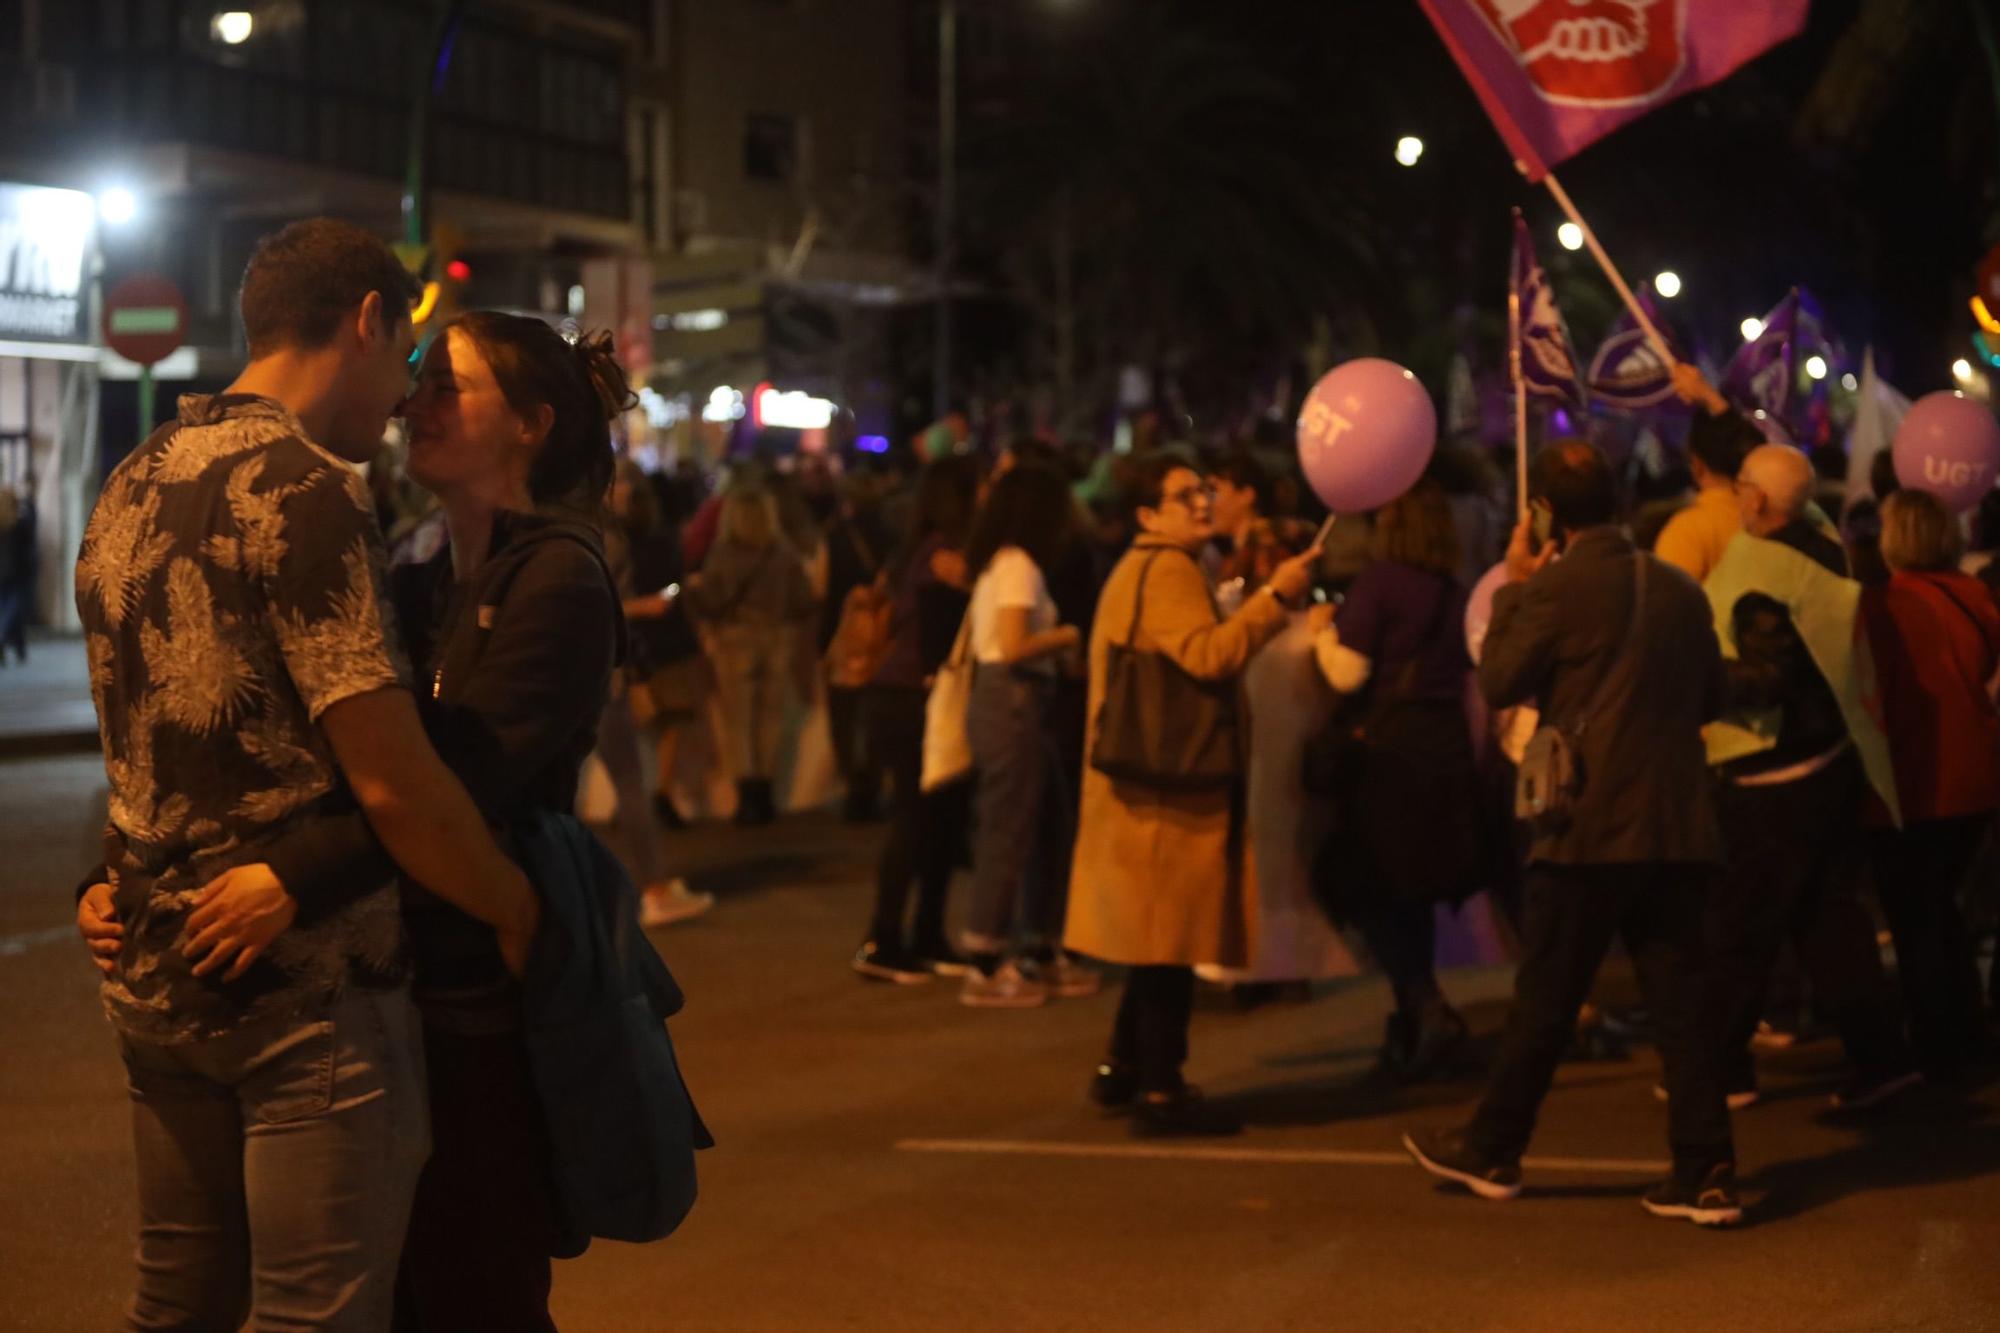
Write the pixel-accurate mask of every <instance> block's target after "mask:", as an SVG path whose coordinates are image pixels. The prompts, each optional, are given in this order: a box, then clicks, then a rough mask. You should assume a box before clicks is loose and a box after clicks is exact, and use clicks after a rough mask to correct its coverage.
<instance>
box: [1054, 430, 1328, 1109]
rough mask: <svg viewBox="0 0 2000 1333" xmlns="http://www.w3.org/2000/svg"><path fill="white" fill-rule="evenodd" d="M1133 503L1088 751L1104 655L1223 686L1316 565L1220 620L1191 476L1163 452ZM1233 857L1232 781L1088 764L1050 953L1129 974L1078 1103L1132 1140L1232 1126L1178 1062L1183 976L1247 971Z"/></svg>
mask: <svg viewBox="0 0 2000 1333" xmlns="http://www.w3.org/2000/svg"><path fill="white" fill-rule="evenodd" d="M1136 498H1137V500H1138V515H1137V517H1138V522H1139V537H1138V539H1137V540H1136V541H1135V542H1133V544H1132V549H1131V550H1130V551H1128V552H1127V553H1126V554H1125V556H1124V558H1123V559H1122V560H1120V561H1119V562H1118V566H1117V568H1115V569H1114V570H1112V572H1111V578H1110V580H1109V581H1108V582H1107V583H1106V584H1105V586H1104V595H1103V597H1102V598H1101V599H1100V600H1099V602H1098V604H1097V620H1096V623H1095V626H1094V628H1093V629H1092V632H1091V638H1090V668H1089V670H1090V717H1091V739H1090V742H1089V744H1090V753H1092V754H1096V753H1097V746H1098V740H1099V738H1100V734H1101V729H1102V725H1103V721H1104V713H1103V709H1104V702H1105V694H1106V684H1107V681H1108V679H1109V675H1110V672H1109V663H1110V658H1111V652H1110V649H1111V648H1112V647H1113V646H1114V645H1120V646H1123V645H1126V644H1127V643H1128V640H1129V644H1130V646H1131V647H1133V648H1136V649H1139V650H1141V651H1149V652H1153V653H1158V654H1161V655H1163V656H1165V657H1166V658H1168V659H1170V660H1171V661H1172V662H1173V664H1174V665H1175V666H1177V667H1179V668H1180V669H1181V670H1182V671H1184V672H1186V673H1187V674H1188V675H1191V676H1193V677H1195V678H1197V679H1198V680H1202V681H1211V682H1217V681H1234V680H1236V679H1237V678H1238V677H1240V676H1241V674H1242V672H1243V670H1244V668H1245V667H1246V666H1247V665H1248V664H1249V661H1250V659H1251V657H1252V656H1254V655H1255V654H1256V652H1257V650H1258V649H1259V648H1261V647H1263V646H1264V645H1265V644H1266V643H1267V642H1269V641H1270V640H1271V639H1272V638H1274V637H1276V636H1277V634H1278V633H1279V632H1280V631H1281V630H1283V629H1284V628H1285V626H1286V624H1287V623H1288V620H1289V616H1290V610H1289V604H1290V603H1292V602H1294V601H1296V600H1297V599H1298V598H1299V597H1300V596H1301V595H1302V594H1303V593H1304V592H1305V591H1306V588H1307V586H1308V585H1309V584H1310V583H1311V582H1312V571H1313V568H1314V566H1315V565H1316V564H1317V563H1318V560H1319V554H1320V553H1319V549H1318V548H1317V547H1314V548H1313V549H1311V550H1308V551H1306V552H1304V553H1303V554H1301V555H1297V556H1294V557H1293V558H1291V559H1290V560H1286V561H1284V562H1283V563H1281V564H1279V565H1278V566H1277V567H1276V568H1274V569H1273V570H1272V571H1271V576H1270V579H1269V581H1268V582H1266V583H1265V584H1264V585H1263V587H1262V588H1260V589H1259V590H1258V591H1257V592H1256V593H1255V594H1253V595H1252V596H1251V597H1250V598H1249V599H1248V600H1247V601H1245V602H1244V604H1243V606H1242V607H1241V608H1240V609H1239V610H1238V611H1237V612H1236V613H1235V614H1234V615H1232V616H1230V617H1229V618H1228V619H1226V620H1225V619H1223V618H1222V617H1221V615H1220V614H1219V613H1218V612H1217V611H1216V607H1215V602H1214V599H1213V597H1212V596H1211V594H1210V591H1209V586H1208V581H1207V579H1206V577H1204V575H1203V573H1202V569H1201V565H1200V564H1199V563H1198V553H1199V552H1200V551H1201V549H1202V547H1203V546H1205V545H1206V544H1207V542H1208V540H1209V539H1210V537H1212V536H1213V535H1214V527H1215V525H1214V519H1213V513H1212V507H1211V502H1210V494H1209V491H1208V488H1207V486H1206V485H1205V484H1204V483H1203V481H1202V478H1201V474H1200V473H1198V472H1197V471H1195V470H1194V468H1193V467H1192V466H1191V465H1189V464H1187V463H1185V462H1181V461H1179V460H1177V459H1174V458H1172V457H1171V456H1160V457H1155V458H1153V459H1150V460H1148V462H1147V464H1146V466H1145V467H1144V469H1143V470H1142V472H1141V475H1140V480H1139V488H1138V494H1137V497H1136ZM1142 583H1143V593H1144V596H1143V598H1142V596H1141V591H1142V588H1141V585H1142ZM1167 724H1168V725H1173V722H1172V720H1170V719H1169V720H1167ZM1245 859H1246V858H1245V853H1244V839H1243V793H1242V788H1241V784H1240V783H1238V784H1237V785H1236V786H1234V787H1231V786H1226V785H1225V786H1211V787H1206V788H1203V789H1199V790H1185V789H1180V788H1177V787H1170V786H1162V785H1154V784H1150V783H1147V782H1142V781H1133V780H1129V779H1117V780H1114V779H1113V778H1111V777H1110V776H1108V775H1107V774H1105V773H1104V772H1101V771H1099V770H1097V769H1095V768H1092V767H1089V766H1088V765H1086V767H1085V770H1084V775H1083V817H1082V821H1081V824H1080V826H1079V828H1078V831H1077V845H1076V861H1075V865H1074V868H1073V871H1072V874H1071V876H1070V905H1069V920H1068V927H1067V929H1066V931H1065V933H1064V940H1063V942H1064V944H1065V945H1067V946H1068V947H1069V948H1071V949H1075V950H1077V951H1078V952H1079V953H1087V954H1090V955H1092V956H1093V957H1097V958H1103V959H1106V960H1108V961H1112V962H1119V963H1125V964H1128V965H1130V967H1131V972H1130V974H1129V976H1128V977H1127V980H1126V984H1125V995H1124V998H1123V1000H1122V1001H1121V1002H1120V1004H1119V1007H1118V1018H1117V1022H1116V1025H1115V1026H1114V1027H1113V1029H1112V1035H1111V1048H1110V1052H1109V1054H1108V1055H1107V1056H1106V1058H1105V1061H1104V1063H1103V1064H1101V1065H1100V1066H1098V1071H1097V1078H1096V1081H1095V1083H1094V1084H1093V1085H1092V1088H1091V1096H1092V1098H1093V1099H1094V1100H1095V1101H1097V1103H1098V1104H1099V1105H1101V1106H1104V1107H1106V1108H1112V1109H1121V1110H1122V1109H1127V1108H1129V1109H1130V1110H1131V1112H1132V1116H1133V1132H1134V1133H1138V1134H1226V1133H1233V1132H1234V1131H1235V1130H1236V1129H1237V1128H1238V1125H1237V1124H1236V1122H1235V1121H1234V1119H1233V1118H1232V1117H1230V1116H1228V1115H1227V1114H1224V1113H1221V1112H1220V1111H1218V1110H1217V1109H1216V1108H1213V1107H1208V1106H1205V1105H1203V1104H1202V1102H1201V1101H1200V1098H1199V1094H1197V1093H1196V1092H1195V1091H1194V1089H1192V1088H1190V1087H1189V1086H1188V1085H1187V1084H1186V1082H1184V1081H1183V1080H1182V1078H1181V1065H1182V1064H1183V1063H1184V1062H1185V1061H1186V1059H1187V1032H1188V1019H1189V1016H1190V1013H1191V1010H1192V1007H1193V1003H1194V967H1195V965H1196V964H1199V963H1216V964H1220V965H1223V966H1227V967H1242V966H1245V965H1247V964H1248V963H1250V962H1251V961H1252V959H1251V952H1252V948H1253V939H1254V934H1255V929H1256V923H1257V904H1256V892H1255V889H1254V887H1253V886H1252V885H1251V883H1250V881H1249V879H1248V877H1247V876H1246V874H1245V865H1244V861H1245Z"/></svg>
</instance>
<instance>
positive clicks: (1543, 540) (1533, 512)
mask: <svg viewBox="0 0 2000 1333" xmlns="http://www.w3.org/2000/svg"><path fill="white" fill-rule="evenodd" d="M1528 517H1529V520H1530V523H1531V524H1532V526H1531V527H1529V529H1528V537H1529V543H1530V545H1531V546H1532V548H1533V549H1534V551H1535V553H1536V554H1540V552H1541V549H1542V548H1543V547H1544V546H1547V545H1548V544H1549V542H1550V541H1551V540H1552V539H1553V538H1554V537H1555V533H1556V511H1555V509H1554V508H1553V507H1552V506H1550V504H1549V502H1548V501H1547V500H1530V501H1529V502H1528Z"/></svg>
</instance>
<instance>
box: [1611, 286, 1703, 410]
mask: <svg viewBox="0 0 2000 1333" xmlns="http://www.w3.org/2000/svg"><path fill="white" fill-rule="evenodd" d="M1634 295H1636V296H1637V297H1638V298H1639V308H1640V309H1641V310H1644V311H1645V312H1646V319H1647V321H1648V322H1649V323H1651V324H1652V326H1653V327H1654V328H1655V329H1657V330H1659V333H1660V336H1661V337H1662V338H1664V339H1666V340H1667V346H1668V347H1669V348H1670V349H1672V351H1673V354H1674V359H1675V360H1676V361H1685V360H1687V357H1686V356H1685V355H1684V354H1683V353H1682V352H1681V349H1680V346H1679V344H1677V343H1676V342H1675V341H1674V335H1673V331H1672V330H1671V329H1670V328H1669V327H1668V325H1667V321H1666V317H1665V316H1664V315H1663V314H1661V312H1660V303H1659V302H1658V301H1657V300H1655V299H1654V298H1653V284H1652V283H1650V282H1643V283H1640V284H1639V290H1638V291H1637V292H1636V293H1634ZM1590 392H1591V395H1592V396H1593V397H1594V398H1596V399H1597V401H1598V402H1600V403H1603V404H1604V405H1605V406H1607V407H1612V408H1616V409H1618V410H1620V411H1624V412H1641V411H1644V410H1645V409H1647V408H1649V407H1658V406H1660V405H1661V404H1662V403H1665V402H1668V401H1670V400H1672V399H1673V397H1674V378H1673V367H1671V366H1669V365H1667V364H1666V363H1665V362H1663V361H1661V360H1660V354H1659V352H1657V351H1655V350H1654V348H1653V341H1652V339H1650V338H1648V337H1647V336H1646V333H1645V330H1643V329H1641V328H1640V327H1639V321H1638V320H1636V319H1634V318H1632V312H1631V311H1629V310H1623V311H1620V312H1619V315H1618V318H1617V319H1616V320H1614V321H1613V322H1612V325H1611V331H1610V332H1609V333H1606V334H1605V335H1604V341H1603V342H1602V343H1601V344H1599V345H1598V348H1597V355H1596V356H1594V357H1592V358H1591V361H1590Z"/></svg>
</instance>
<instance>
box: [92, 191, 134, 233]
mask: <svg viewBox="0 0 2000 1333" xmlns="http://www.w3.org/2000/svg"><path fill="white" fill-rule="evenodd" d="M97 216H98V217H100V218H102V219H104V221H105V223H106V224H107V225H109V226H113V227H122V226H124V225H125V224H126V223H128V222H130V221H131V220H132V219H133V218H135V217H138V216H139V197H138V196H137V195H135V194H133V193H132V192H131V191H130V190H128V189H126V188H125V187H124V186H122V185H114V186H112V187H111V188H110V189H108V190H106V191H104V193H102V194H100V195H98V196H97Z"/></svg>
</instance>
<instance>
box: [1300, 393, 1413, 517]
mask: <svg viewBox="0 0 2000 1333" xmlns="http://www.w3.org/2000/svg"><path fill="white" fill-rule="evenodd" d="M1436 448H1437V409H1436V408H1435V407H1433V406H1432V405H1431V396H1430V394H1429V393H1428V392H1426V391H1425V389H1424V386H1423V385H1422V384H1420V383H1418V381H1417V377H1416V376H1415V375H1412V374H1411V373H1410V372H1409V371H1407V370H1405V369H1403V368H1402V367H1401V366H1399V365H1397V364H1396V363H1395V362H1393V361H1384V360H1382V359H1381V358H1379V357H1372V356H1371V357H1363V358H1361V359H1360V360H1359V361H1349V362H1348V363H1346V364H1345V365H1341V366H1335V367H1334V368H1333V369H1332V370H1330V371H1328V372H1327V374H1326V376H1325V378H1323V379H1321V380H1320V382H1319V383H1318V384H1315V385H1314V386H1313V391H1312V392H1311V393H1310V394H1307V395H1306V403H1305V407H1304V408H1303V409H1302V410H1301V411H1300V412H1299V466H1300V467H1302V468H1304V469H1305V474H1306V480H1307V481H1309V482H1311V483H1312V488H1313V490H1314V491H1315V492H1317V493H1318V495H1319V498H1320V501H1321V503H1323V504H1325V505H1326V507H1327V508H1328V509H1331V510H1332V511H1333V512H1334V513H1336V514H1354V513H1360V512H1363V511H1365V510H1369V509H1379V508H1380V507H1381V506H1383V505H1385V504H1387V503H1389V501H1391V500H1393V499H1395V498H1396V497H1397V496H1399V495H1401V494H1403V492H1405V491H1407V490H1409V489H1410V487H1412V486H1414V485H1416V482H1417V478H1418V477H1421V476H1422V475H1423V474H1424V468H1425V466H1426V465H1428V464H1429V463H1430V461H1431V451H1432V450H1434V449H1436Z"/></svg>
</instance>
